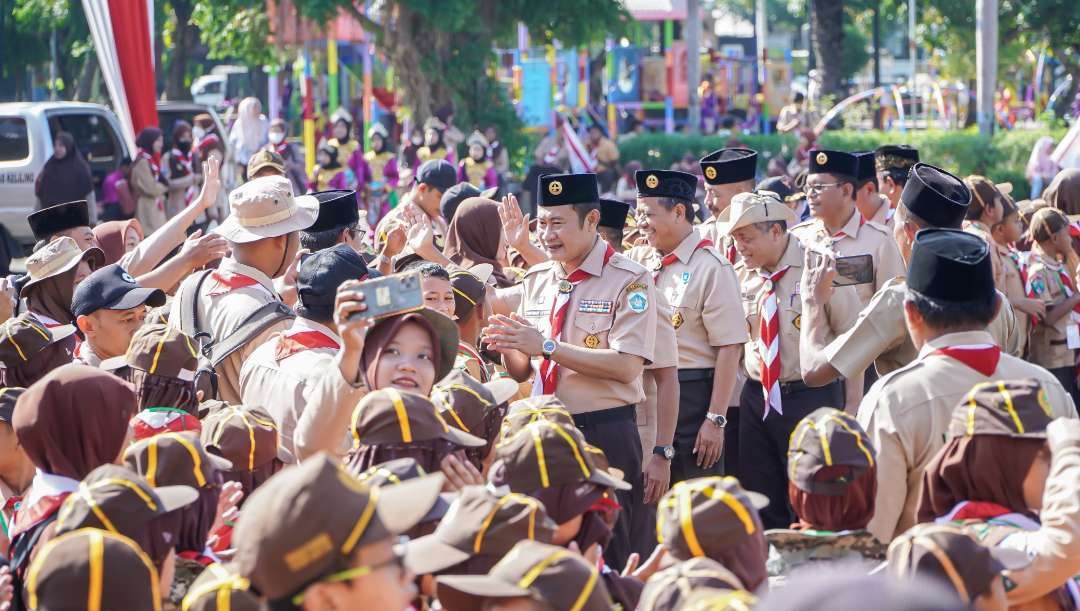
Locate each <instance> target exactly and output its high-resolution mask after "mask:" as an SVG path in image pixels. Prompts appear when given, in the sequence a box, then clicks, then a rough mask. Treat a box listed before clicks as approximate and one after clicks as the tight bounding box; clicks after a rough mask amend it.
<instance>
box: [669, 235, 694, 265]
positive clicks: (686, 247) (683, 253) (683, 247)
mask: <svg viewBox="0 0 1080 611" xmlns="http://www.w3.org/2000/svg"><path fill="white" fill-rule="evenodd" d="M700 242H701V234H700V233H698V231H697V229H691V230H690V233H689V234H687V236H686V237H685V238H683V241H682V242H679V245H678V246H676V247H675V250H673V251H671V252H673V253H675V256H676V257H678V258H679V261H680V262H681V263H689V262H690V257H692V256H694V252H695V251H696V250H697V245H698V244H699V243H700Z"/></svg>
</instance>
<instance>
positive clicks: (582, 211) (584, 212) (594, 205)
mask: <svg viewBox="0 0 1080 611" xmlns="http://www.w3.org/2000/svg"><path fill="white" fill-rule="evenodd" d="M571 206H573V208H574V212H575V213H576V214H577V218H578V224H579V225H584V224H585V217H586V216H589V213H590V212H592V211H593V210H596V211H597V212H600V202H589V203H587V204H571Z"/></svg>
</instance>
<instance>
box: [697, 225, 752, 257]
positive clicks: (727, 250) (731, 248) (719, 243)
mask: <svg viewBox="0 0 1080 611" xmlns="http://www.w3.org/2000/svg"><path fill="white" fill-rule="evenodd" d="M696 229H697V232H698V234H699V235H700V236H701V237H703V238H705V239H706V240H709V241H710V242H712V243H713V246H714V247H715V248H716V250H717V252H719V253H720V255H721V256H722V257H724V259H726V260H727V262H728V263H730V264H732V265H735V264H736V263H738V262H739V261H742V257H740V256H739V251H738V250H736V249H735V238H733V237H731V236H730V235H728V234H726V233H725V234H721V233H720V229H719V228H718V227H717V226H716V217H715V216H712V217H709V218H707V219H705V221H704V222H702V223H701V224H699V225H698V226H697V227H696Z"/></svg>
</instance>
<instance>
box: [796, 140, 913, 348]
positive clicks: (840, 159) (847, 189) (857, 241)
mask: <svg viewBox="0 0 1080 611" xmlns="http://www.w3.org/2000/svg"><path fill="white" fill-rule="evenodd" d="M858 172H859V164H858V157H856V156H855V155H852V154H851V153H843V152H840V151H822V150H814V151H810V173H809V174H808V175H807V177H806V194H807V198H808V200H809V202H810V214H811V215H812V216H813V218H812V219H811V220H809V221H806V222H805V223H800V224H798V225H796V226H795V227H793V228H792V230H791V233H793V234H794V235H796V236H798V237H799V240H801V241H802V243H803V244H805V245H807V246H810V245H813V246H814V248H815V249H817V250H824V251H826V252H828V253H830V254H833V255H834V256H836V257H851V256H854V255H865V254H869V255H870V256H871V258H872V260H873V266H874V269H873V272H874V280H873V282H869V283H862V284H857V285H855V290H856V292H857V293H858V294H859V301H860V302H862V304H863V305H866V303H867V302H869V301H870V298H871V297H873V296H874V293H875V292H876V291H877V290H878V289H880V288H881V287H882V286H884V284H885V283H886V282H888V281H889V280H892V279H893V278H895V277H896V276H902V275H903V273H904V260H903V259H901V258H900V251H899V250H898V249H897V248H896V243H895V242H894V241H893V239H892V236H890V235H889V230H888V229H886V228H885V227H884V226H882V225H878V224H877V223H874V222H872V221H868V220H867V219H866V217H864V216H863V215H862V214H861V213H860V212H859V210H858V209H857V208H856V206H855V196H856V191H857V189H858V184H859V183H858V179H857V178H856V175H857V174H858ZM841 330H842V331H845V330H846V329H841Z"/></svg>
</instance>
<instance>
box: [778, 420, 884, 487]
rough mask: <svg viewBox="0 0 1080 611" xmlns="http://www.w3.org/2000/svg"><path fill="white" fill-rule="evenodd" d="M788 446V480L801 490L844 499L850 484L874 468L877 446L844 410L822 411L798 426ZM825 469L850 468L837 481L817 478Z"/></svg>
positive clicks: (792, 433)
mask: <svg viewBox="0 0 1080 611" xmlns="http://www.w3.org/2000/svg"><path fill="white" fill-rule="evenodd" d="M789 443H790V445H789V446H788V479H790V480H791V483H793V484H795V485H796V486H798V487H799V489H800V490H803V491H805V492H810V493H813V494H826V495H830V496H841V495H843V494H844V491H845V490H846V489H847V486H848V484H850V483H851V482H853V481H855V480H856V479H858V478H859V477H860V476H861V475H862V474H863V473H865V472H866V471H867V470H868V469H870V468H872V467H873V466H874V455H875V452H874V446H873V444H871V443H870V439H869V437H868V436H867V435H866V432H865V431H863V429H862V427H861V426H859V423H858V422H857V421H856V420H855V419H854V418H852V417H851V416H849V415H848V414H846V413H844V412H843V411H841V410H838V409H834V408H832V407H821V408H818V409H816V410H814V411H813V412H811V413H810V414H808V415H807V416H806V417H804V418H803V419H802V420H800V421H799V423H798V424H797V425H795V430H793V431H792V432H791V441H790V442H789ZM822 467H850V469H851V471H850V472H849V473H846V474H843V475H839V476H837V477H835V478H833V479H829V480H824V479H819V478H818V477H817V474H818V472H819V471H820V470H821V469H822Z"/></svg>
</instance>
